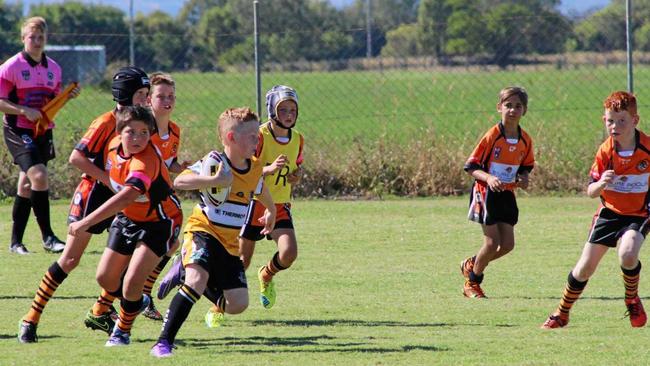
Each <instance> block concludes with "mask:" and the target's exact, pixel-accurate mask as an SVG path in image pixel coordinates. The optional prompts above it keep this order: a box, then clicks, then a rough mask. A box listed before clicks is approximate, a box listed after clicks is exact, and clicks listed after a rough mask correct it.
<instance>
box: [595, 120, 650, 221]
mask: <svg viewBox="0 0 650 366" xmlns="http://www.w3.org/2000/svg"><path fill="white" fill-rule="evenodd" d="M635 133H636V136H635V138H636V147H635V148H634V152H633V153H631V154H630V155H629V156H623V155H621V154H620V153H619V152H617V151H616V149H615V148H614V140H613V139H612V138H611V137H609V138H607V140H605V142H603V144H602V145H600V148H598V151H597V152H596V158H595V160H594V164H593V165H592V167H591V171H590V172H589V175H590V177H591V182H592V183H593V182H597V181H598V180H600V178H601V175H602V174H603V172H604V171H606V170H614V174H615V177H614V180H613V182H612V183H610V184H608V185H607V186H606V187H605V189H603V191H602V192H601V193H600V199H601V201H602V205H603V206H605V207H607V208H609V209H610V210H612V211H614V212H616V213H618V214H620V215H632V216H643V217H647V216H648V203H649V202H650V194H649V192H648V185H649V184H650V137H648V135H646V134H644V133H643V132H641V131H639V130H636V132H635Z"/></svg>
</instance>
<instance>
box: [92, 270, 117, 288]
mask: <svg viewBox="0 0 650 366" xmlns="http://www.w3.org/2000/svg"><path fill="white" fill-rule="evenodd" d="M95 279H96V280H97V284H98V285H99V286H100V287H101V288H103V289H104V290H106V291H108V292H115V291H117V290H119V287H120V284H119V282H116V281H115V280H113V279H112V278H111V277H110V276H109V275H107V274H105V273H97V274H96V275H95Z"/></svg>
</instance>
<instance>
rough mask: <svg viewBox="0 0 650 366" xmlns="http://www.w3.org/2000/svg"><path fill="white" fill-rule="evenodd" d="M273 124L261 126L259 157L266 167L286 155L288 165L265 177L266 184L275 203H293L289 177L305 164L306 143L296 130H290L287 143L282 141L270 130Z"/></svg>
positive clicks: (258, 146)
mask: <svg viewBox="0 0 650 366" xmlns="http://www.w3.org/2000/svg"><path fill="white" fill-rule="evenodd" d="M270 124H271V122H266V123H264V124H262V125H261V126H260V138H259V142H258V144H257V151H256V153H255V156H257V157H258V158H259V159H260V160H261V161H262V162H263V163H264V165H265V166H266V165H271V164H273V162H274V161H275V159H277V158H278V156H280V155H281V154H282V155H286V157H287V164H286V165H285V166H283V167H282V169H279V170H278V171H277V172H275V173H274V174H269V175H267V176H265V177H264V183H265V184H266V186H267V187H269V191H270V192H271V197H272V198H273V202H275V203H288V202H291V183H289V181H288V180H287V175H289V174H291V173H293V172H294V171H295V170H296V169H298V167H299V166H300V165H301V164H302V162H303V154H302V149H303V146H304V144H305V141H304V139H303V137H302V135H301V134H300V132H298V131H296V130H295V129H290V130H289V136H288V138H287V140H286V141H281V140H280V139H278V138H277V137H275V135H274V134H273V130H271V128H270Z"/></svg>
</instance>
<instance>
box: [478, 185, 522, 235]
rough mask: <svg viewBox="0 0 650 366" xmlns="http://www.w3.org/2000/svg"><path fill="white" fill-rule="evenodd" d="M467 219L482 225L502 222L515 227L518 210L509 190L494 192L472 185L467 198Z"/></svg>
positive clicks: (515, 200)
mask: <svg viewBox="0 0 650 366" xmlns="http://www.w3.org/2000/svg"><path fill="white" fill-rule="evenodd" d="M467 218H468V219H470V220H471V221H474V222H478V223H479V224H483V225H494V224H496V223H498V222H503V223H506V224H510V225H512V226H515V225H516V224H517V222H518V221H519V208H518V207H517V199H516V198H515V193H514V192H513V191H511V190H505V191H502V192H494V191H492V190H490V189H489V188H487V187H484V186H482V185H479V184H476V183H474V186H473V187H472V193H471V194H470V196H469V213H468V216H467Z"/></svg>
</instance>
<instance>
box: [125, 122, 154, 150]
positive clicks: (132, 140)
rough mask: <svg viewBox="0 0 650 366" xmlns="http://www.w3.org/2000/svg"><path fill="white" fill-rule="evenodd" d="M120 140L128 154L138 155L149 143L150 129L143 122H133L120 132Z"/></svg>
mask: <svg viewBox="0 0 650 366" xmlns="http://www.w3.org/2000/svg"><path fill="white" fill-rule="evenodd" d="M120 138H121V140H122V146H123V147H124V150H125V152H126V153H128V154H129V155H133V154H137V153H139V152H142V151H143V150H144V149H145V148H146V147H147V144H148V143H149V138H150V134H149V127H148V126H147V124H146V123H144V122H143V121H131V122H129V123H128V124H127V125H126V126H125V127H124V128H123V129H122V131H120Z"/></svg>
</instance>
